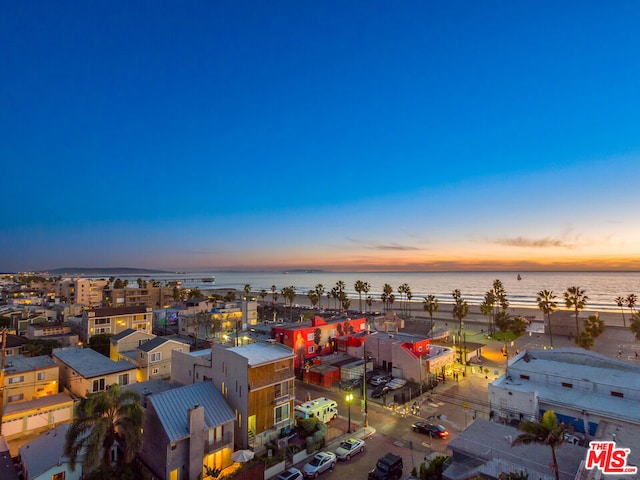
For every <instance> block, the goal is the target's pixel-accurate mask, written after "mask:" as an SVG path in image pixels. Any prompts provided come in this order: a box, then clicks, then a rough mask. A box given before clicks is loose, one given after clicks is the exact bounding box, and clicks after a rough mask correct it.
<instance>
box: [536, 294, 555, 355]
mask: <svg viewBox="0 0 640 480" xmlns="http://www.w3.org/2000/svg"><path fill="white" fill-rule="evenodd" d="M536 302H538V308H539V309H540V310H542V314H543V315H546V316H547V325H549V343H550V344H551V348H553V333H551V314H552V313H553V312H555V311H556V310H557V309H558V304H557V303H556V296H555V295H554V293H553V290H540V291H539V292H538V296H537V297H536Z"/></svg>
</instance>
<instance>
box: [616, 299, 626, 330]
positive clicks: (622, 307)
mask: <svg viewBox="0 0 640 480" xmlns="http://www.w3.org/2000/svg"><path fill="white" fill-rule="evenodd" d="M625 301H626V299H625V298H624V297H616V305H618V307H620V311H621V312H622V326H623V327H625V328H627V321H626V319H625V318H624V302H625Z"/></svg>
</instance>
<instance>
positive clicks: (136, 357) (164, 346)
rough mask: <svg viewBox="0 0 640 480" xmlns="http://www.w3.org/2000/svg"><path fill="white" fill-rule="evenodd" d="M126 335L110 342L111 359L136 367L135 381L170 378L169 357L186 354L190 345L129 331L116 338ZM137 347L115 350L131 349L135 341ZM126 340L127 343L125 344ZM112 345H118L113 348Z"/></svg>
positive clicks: (167, 338) (171, 339)
mask: <svg viewBox="0 0 640 480" xmlns="http://www.w3.org/2000/svg"><path fill="white" fill-rule="evenodd" d="M125 333H128V335H126V336H125V337H124V338H122V337H121V338H119V339H118V340H117V341H116V342H113V339H111V340H112V342H111V357H110V358H111V359H112V360H128V361H129V362H131V363H133V364H134V365H136V366H137V367H138V373H137V377H136V378H137V381H138V382H145V381H147V380H154V379H163V378H166V379H168V378H171V356H172V355H173V352H175V351H178V352H188V351H189V350H190V345H189V344H188V343H183V342H180V341H178V340H176V339H174V338H170V337H156V336H155V335H151V338H145V337H147V335H148V334H146V333H144V332H136V331H135V330H132V329H129V330H127V331H126V332H122V334H118V336H120V335H123V334H125ZM136 339H137V340H138V343H137V346H135V347H134V348H133V349H131V350H125V351H117V350H116V348H126V347H127V346H129V347H133V345H134V344H135V343H134V342H135V340H136ZM127 340H128V342H127ZM114 343H116V344H118V346H117V347H114Z"/></svg>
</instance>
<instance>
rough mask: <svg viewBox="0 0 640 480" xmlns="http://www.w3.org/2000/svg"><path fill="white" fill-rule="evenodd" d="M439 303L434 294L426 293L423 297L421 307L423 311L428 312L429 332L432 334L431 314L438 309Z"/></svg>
mask: <svg viewBox="0 0 640 480" xmlns="http://www.w3.org/2000/svg"><path fill="white" fill-rule="evenodd" d="M439 307H440V305H439V304H438V299H437V298H436V296H435V295H427V296H426V297H424V303H423V304H422V308H423V309H424V311H425V312H429V319H430V321H431V328H430V331H431V334H432V335H433V314H434V313H436V312H437V311H438V308H439Z"/></svg>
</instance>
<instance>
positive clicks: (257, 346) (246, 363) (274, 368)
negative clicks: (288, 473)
mask: <svg viewBox="0 0 640 480" xmlns="http://www.w3.org/2000/svg"><path fill="white" fill-rule="evenodd" d="M294 358H295V355H294V353H293V350H292V349H291V348H289V347H287V346H285V345H280V344H277V343H275V344H267V343H252V344H247V345H241V346H238V347H225V346H222V345H217V344H216V345H214V346H213V347H212V349H211V367H210V368H208V369H207V368H205V367H202V368H201V369H202V370H203V372H201V374H202V375H206V376H207V377H208V378H212V379H213V383H214V385H215V386H216V387H217V388H218V389H219V390H220V392H222V395H223V397H224V398H225V400H226V401H227V402H228V403H229V405H230V406H231V408H233V409H234V411H235V412H236V425H235V427H236V430H235V434H234V437H235V441H236V444H237V445H239V446H240V448H247V447H252V448H254V449H262V448H264V447H265V445H266V444H267V443H268V442H269V441H270V440H273V439H275V438H277V437H278V435H279V434H280V433H281V431H282V430H283V429H285V428H288V427H290V426H291V425H292V424H293V406H294V404H293V402H294V399H295V395H294V393H295V383H294V381H295V372H294V367H293V362H294Z"/></svg>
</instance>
